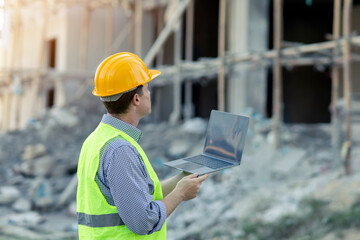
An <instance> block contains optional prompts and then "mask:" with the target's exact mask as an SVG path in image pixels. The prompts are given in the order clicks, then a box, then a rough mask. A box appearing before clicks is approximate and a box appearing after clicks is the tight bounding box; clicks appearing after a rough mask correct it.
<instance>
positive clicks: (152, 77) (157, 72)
mask: <svg viewBox="0 0 360 240" xmlns="http://www.w3.org/2000/svg"><path fill="white" fill-rule="evenodd" d="M149 72H150V74H151V79H150V80H149V81H151V80H153V79H154V78H156V77H158V76H159V75H160V74H161V72H160V71H158V70H155V69H150V70H149Z"/></svg>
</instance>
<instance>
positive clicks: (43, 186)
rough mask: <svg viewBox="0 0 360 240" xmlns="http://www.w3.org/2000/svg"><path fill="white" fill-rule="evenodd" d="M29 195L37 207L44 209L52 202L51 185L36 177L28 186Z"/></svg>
mask: <svg viewBox="0 0 360 240" xmlns="http://www.w3.org/2000/svg"><path fill="white" fill-rule="evenodd" d="M29 195H30V196H31V200H32V201H33V203H34V204H35V206H36V207H37V208H40V209H46V208H47V207H50V206H51V205H52V204H53V203H54V198H53V193H52V187H51V185H50V183H49V182H48V181H46V180H45V179H44V178H42V177H39V178H36V179H35V180H34V181H33V182H32V183H31V186H30V190H29Z"/></svg>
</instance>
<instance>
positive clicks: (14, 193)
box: [0, 186, 20, 204]
mask: <svg viewBox="0 0 360 240" xmlns="http://www.w3.org/2000/svg"><path fill="white" fill-rule="evenodd" d="M19 197H20V191H19V190H18V189H17V188H16V187H14V186H3V187H0V204H9V203H12V202H14V201H16V199H18V198H19Z"/></svg>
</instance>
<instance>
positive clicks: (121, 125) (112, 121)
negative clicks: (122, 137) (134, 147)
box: [101, 114, 142, 142]
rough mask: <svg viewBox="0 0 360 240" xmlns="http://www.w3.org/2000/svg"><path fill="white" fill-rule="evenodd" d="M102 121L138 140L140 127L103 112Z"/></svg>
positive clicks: (140, 133)
mask: <svg viewBox="0 0 360 240" xmlns="http://www.w3.org/2000/svg"><path fill="white" fill-rule="evenodd" d="M101 122H102V123H105V124H108V125H110V126H112V127H114V128H116V129H118V130H120V131H123V132H124V133H126V134H127V135H129V136H130V137H132V138H133V139H134V140H135V141H137V142H138V141H139V140H140V138H141V135H142V132H141V130H140V129H138V128H136V127H134V126H132V125H130V124H128V123H126V122H124V121H121V120H120V119H118V118H115V117H112V116H110V115H108V114H104V116H103V117H102V120H101Z"/></svg>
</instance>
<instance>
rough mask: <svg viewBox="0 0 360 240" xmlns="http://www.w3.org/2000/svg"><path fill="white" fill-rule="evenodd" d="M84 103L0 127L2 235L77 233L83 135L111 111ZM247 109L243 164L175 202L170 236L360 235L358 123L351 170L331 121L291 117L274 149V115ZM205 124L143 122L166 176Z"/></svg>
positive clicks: (198, 145) (196, 143)
mask: <svg viewBox="0 0 360 240" xmlns="http://www.w3.org/2000/svg"><path fill="white" fill-rule="evenodd" d="M81 102H82V103H78V104H74V105H73V106H69V107H66V108H63V109H52V110H50V111H49V112H47V113H44V114H43V115H41V116H39V117H38V118H37V119H33V121H31V122H30V123H29V127H28V128H27V129H25V130H21V131H14V132H10V133H6V134H5V133H2V134H0V166H1V167H0V240H2V239H77V223H76V204H75V195H76V191H75V190H74V188H72V189H71V187H69V186H70V185H72V183H71V182H72V180H73V179H74V176H75V174H76V167H77V158H78V156H79V152H80V148H81V145H82V142H83V141H84V139H85V138H86V136H87V135H88V134H89V133H90V132H91V131H92V130H93V129H94V128H95V127H96V125H97V124H98V122H99V121H100V120H101V117H102V114H103V113H104V110H103V107H102V106H101V105H100V104H99V103H98V102H97V99H95V100H94V99H92V98H90V99H86V100H84V101H81ZM85 103H86V104H85ZM94 109H95V110H94ZM244 113H245V111H244ZM246 113H247V114H248V115H250V116H251V118H252V120H251V125H250V129H249V131H248V136H247V141H246V145H245V151H244V155H243V159H242V163H241V165H240V166H239V167H234V168H230V169H228V170H225V171H222V172H219V173H216V174H211V175H210V177H209V179H208V180H207V181H205V182H204V183H203V185H202V187H201V189H200V193H199V196H198V198H196V199H194V200H191V201H187V202H184V203H182V204H181V205H180V206H179V207H178V208H177V209H176V211H175V212H174V213H173V214H172V215H171V216H170V218H169V219H168V220H167V224H168V239H170V240H173V239H174V240H180V239H188V240H197V239H213V240H215V239H216V240H227V239H229V240H230V239H247V240H253V239H267V240H269V239H270V240H271V239H274V240H275V239H277V240H278V239H303V240H304V239H321V240H333V239H346V240H355V239H358V236H359V235H360V195H359V194H360V148H359V142H360V123H358V122H355V123H354V125H353V131H352V133H353V138H354V142H353V148H352V153H351V154H352V155H351V159H352V174H351V175H349V176H347V175H345V174H344V172H345V171H344V168H343V162H342V160H341V152H340V149H336V148H333V147H332V146H331V125H330V124H292V125H285V126H284V127H283V129H282V143H283V144H282V147H281V148H279V149H277V150H275V149H274V148H273V141H274V138H273V135H272V134H271V133H270V128H271V122H270V120H269V119H265V118H263V117H262V116H261V115H259V114H256V113H252V112H251V110H249V109H248V110H247V111H246ZM206 124H207V120H206V119H200V118H193V119H190V120H187V121H181V122H180V123H178V124H176V125H170V124H169V123H166V122H163V123H156V124H155V123H151V121H150V120H149V119H145V120H144V121H143V122H142V123H141V124H140V126H139V128H140V129H141V130H142V131H143V137H142V139H141V141H140V143H141V145H142V147H143V148H144V150H145V152H146V153H147V155H148V157H149V159H150V160H151V162H152V164H153V167H154V168H155V170H156V171H157V173H158V176H159V178H160V179H164V178H166V177H169V176H171V175H173V174H176V173H177V171H176V170H172V169H170V168H167V167H165V166H163V163H164V162H166V161H169V160H173V159H176V158H180V157H184V156H191V155H195V154H199V153H201V152H202V147H203V144H204V135H205V131H206ZM65 192H67V193H65ZM66 195H67V196H66Z"/></svg>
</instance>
